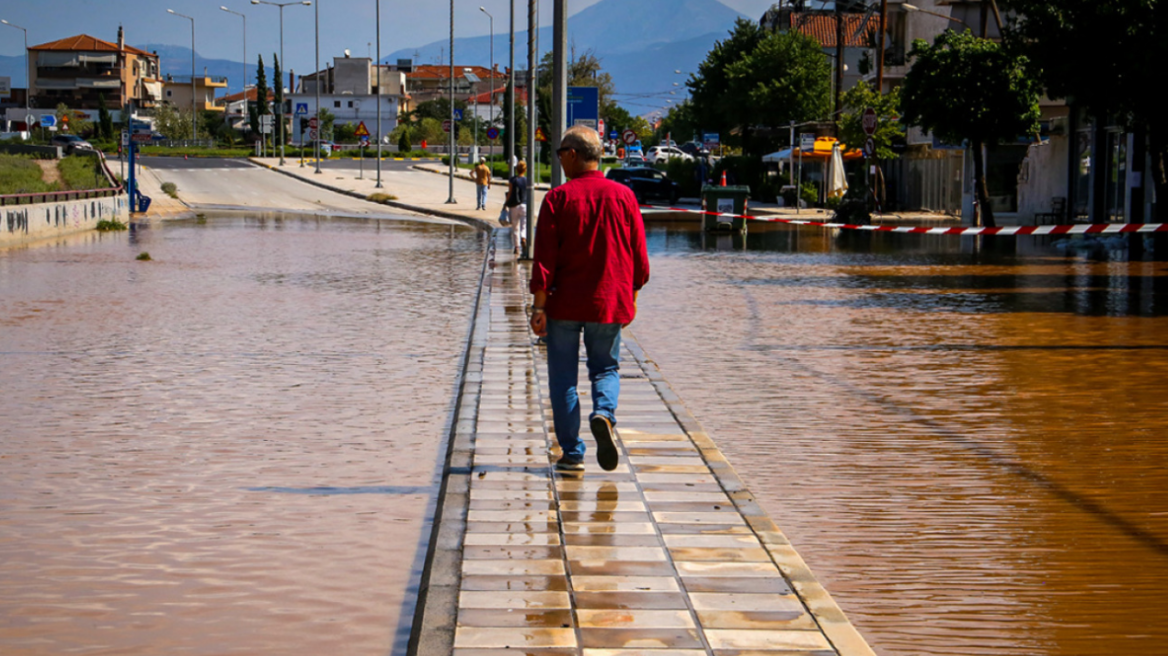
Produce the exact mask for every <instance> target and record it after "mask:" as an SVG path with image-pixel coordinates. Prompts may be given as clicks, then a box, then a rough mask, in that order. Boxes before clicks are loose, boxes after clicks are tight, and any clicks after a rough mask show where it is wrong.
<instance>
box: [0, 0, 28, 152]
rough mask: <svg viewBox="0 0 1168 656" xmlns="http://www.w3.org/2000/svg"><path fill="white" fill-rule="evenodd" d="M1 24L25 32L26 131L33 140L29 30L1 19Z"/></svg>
mask: <svg viewBox="0 0 1168 656" xmlns="http://www.w3.org/2000/svg"><path fill="white" fill-rule="evenodd" d="M0 23H4V24H5V25H7V26H8V27H15V28H16V29H18V30H20V31H21V32H24V129H25V130H28V136H29V138H30V139H31V138H32V125H30V124H29V120H28V117H29V116H31V115H32V112H31V110H30V108H31V107H32V105H30V104H29V99H28V97H29V95H30V92H31V91H32V84H31V82H32V66H31V65H30V64H29V61H28V30H26V29H24V28H23V27H21V26H19V25H14V24H12V23H9V22H8V21H6V20H3V19H0Z"/></svg>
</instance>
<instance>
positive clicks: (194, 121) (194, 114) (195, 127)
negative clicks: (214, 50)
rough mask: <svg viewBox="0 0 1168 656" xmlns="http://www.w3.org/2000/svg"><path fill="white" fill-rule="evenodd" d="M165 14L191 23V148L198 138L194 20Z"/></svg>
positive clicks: (169, 10) (176, 13)
mask: <svg viewBox="0 0 1168 656" xmlns="http://www.w3.org/2000/svg"><path fill="white" fill-rule="evenodd" d="M166 13H168V14H174V15H175V16H178V17H179V18H185V19H187V20H189V21H190V22H191V142H192V143H191V145H192V146H193V145H195V144H194V141H195V140H196V139H198V138H199V113H198V111H196V110H195V19H194V18H191V17H190V16H187V15H185V14H180V13H178V12H177V11H175V10H173V9H167V10H166Z"/></svg>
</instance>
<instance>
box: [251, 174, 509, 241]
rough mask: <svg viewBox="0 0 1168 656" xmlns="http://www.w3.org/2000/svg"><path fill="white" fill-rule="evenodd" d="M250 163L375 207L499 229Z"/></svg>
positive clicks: (488, 224)
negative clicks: (369, 197) (371, 198)
mask: <svg viewBox="0 0 1168 656" xmlns="http://www.w3.org/2000/svg"><path fill="white" fill-rule="evenodd" d="M248 161H249V162H251V163H252V164H255V165H256V166H260V167H263V168H265V169H268V170H269V171H274V172H276V173H279V174H280V175H286V176H288V177H290V178H293V179H296V180H300V181H301V182H303V183H305V184H310V185H312V186H314V187H320V188H321V189H327V190H329V191H331V192H334V193H338V194H344V195H345V196H350V197H352V198H357V199H359V200H363V201H365V202H367V203H370V204H373V205H387V206H389V207H396V208H398V209H402V210H407V211H410V212H416V213H418V214H426V215H428V216H438V217H442V218H444V219H453V220H455V221H460V222H462V223H466V224H467V225H470V226H472V227H474V228H477V229H479V230H485V231H488V232H489V231H491V230H494V229H495V228H498V227H499V224H498V223H496V222H494V221H489V220H487V219H477V218H474V217H470V216H463V215H461V214H455V213H454V212H443V211H442V210H435V209H433V208H429V207H422V206H420V205H411V204H409V203H403V202H401V201H396V200H387V201H384V202H380V203H377V202H374V201H371V200H369V199H368V198H367V197H366V196H365V195H363V194H360V193H357V192H355V191H353V190H351V189H345V188H344V187H337V186H335V185H330V184H325V183H323V182H317V181H316V180H309V179H307V178H304V177H301V176H299V175H296V174H295V173H291V172H289V171H283V170H281V169H280V168H279V167H276V166H271V165H268V164H264V163H263V162H257V161H256V160H255V159H254V158H250V157H249V158H248Z"/></svg>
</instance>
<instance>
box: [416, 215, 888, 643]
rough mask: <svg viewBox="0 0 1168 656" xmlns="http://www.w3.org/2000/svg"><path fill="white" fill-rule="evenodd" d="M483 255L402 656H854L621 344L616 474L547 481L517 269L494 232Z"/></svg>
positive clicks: (543, 420) (793, 562)
mask: <svg viewBox="0 0 1168 656" xmlns="http://www.w3.org/2000/svg"><path fill="white" fill-rule="evenodd" d="M493 243H494V247H493V252H492V253H491V254H490V255H489V256H488V257H489V262H488V266H487V267H485V272H484V284H483V285H481V288H480V297H479V302H478V306H477V312H476V319H475V323H474V325H473V328H472V334H471V341H470V344H469V348H468V354H467V361H466V362H467V364H466V371H465V372H464V378H463V380H464V382H463V387H462V389H461V391H460V394H459V399H458V405H457V407H458V415H457V417H456V421H455V427H454V434H453V437H452V444H451V451H450V456H449V461H448V463H447V467H446V469H445V479H444V482H443V487H442V490H443V493H442V497H441V498H440V500H439V504H440V508H439V514H438V518H437V519H436V529H435V534H434V536H433V538H432V541H431V545H432V549H431V551H430V554H429V558H428V560H427V565H426V571H425V573H424V575H423V582H422V591H421V596H420V600H419V606H420V609H419V615H418V617H416V618H415V630H414V636H413V639H412V642H413V644H411V647H412V648H414V649H413V651H412V653H416V654H418V655H419V656H438V655H441V656H449V655H450V654H454V655H455V656H490V655H498V656H518V655H530V656H567V655H568V654H573V655H579V654H583V656H642V655H647V654H661V656H702V655H705V656H741V655H743V654H752V655H756V656H759V655H762V654H775V655H776V656H779V655H783V654H785V655H787V656H796V655H798V656H829V655H840V656H853V655H854V656H872V654H873V652H872V650H871V649H870V648H869V647H868V645H867V643H866V642H865V641H864V639H863V638H862V637H861V636H860V634H859V633H858V632H857V631H856V630H855V628H854V627H853V626H852V625H851V623H850V622H849V621H848V619H847V617H845V616H844V614H843V612H842V611H841V610H840V609H839V607H838V606H837V605H836V604H835V602H834V601H833V600H832V598H831V596H830V595H829V594H828V593H827V591H826V590H824V589H823V587H822V586H821V585H820V584H819V583H818V582H817V581H816V579H815V578H814V576H813V575H812V574H811V572H810V570H809V569H808V568H807V566H806V564H805V563H804V562H803V560H802V559H801V558H800V557H799V555H798V554H797V553H796V552H795V550H794V549H793V548H792V547H791V545H790V543H789V542H788V541H787V539H786V538H785V537H784V535H783V534H782V532H781V531H780V530H779V528H778V527H777V526H776V525H775V524H774V523H773V522H772V521H771V520H770V519H769V518H768V517H767V516H766V515H765V514H764V512H763V511H762V509H761V508H760V507H759V506H758V505H757V504H755V502H754V501H753V497H752V495H751V493H750V492H749V490H747V489H746V487H745V486H744V485H743V483H742V481H741V480H739V478H738V477H737V475H736V474H735V472H734V470H733V468H732V467H731V466H730V464H729V463H728V462H727V461H726V459H725V457H724V456H723V455H722V454H721V452H720V451H719V450H718V448H717V446H716V445H715V444H714V442H713V440H712V439H711V438H710V436H709V435H708V434H707V433H706V432H705V430H704V429H703V428H702V427H701V425H699V424H698V422H697V421H696V420H695V419H694V418H693V417H692V416H691V415H690V414H689V412H688V411H687V410H686V408H685V406H684V405H683V404H682V402H681V400H680V399H679V398H678V396H677V395H676V393H674V392H673V390H672V389H671V388H670V387H669V384H668V382H667V381H665V379H664V378H663V377H662V375H661V372H660V371H659V370H658V369H657V368H656V366H655V365H654V364H653V363H652V361H651V360H650V359H649V358H648V357H646V355H645V353H644V352H643V351H642V350H641V348H640V346H639V344H638V343H637V341H636V338H635V337H634V336H633V334H632V332H630V331H628V330H626V331H625V332H624V340H623V341H624V345H623V348H622V361H623V367H622V371H621V379H622V380H621V382H622V387H623V389H622V391H621V399H620V400H621V403H620V409H619V411H618V413H617V419H618V421H619V426H618V428H617V432H618V435H619V438H620V439H619V441H618V448H619V449H620V452H621V463H620V465H619V466H618V467H617V469H616V470H615V471H612V472H605V471H602V470H601V469H600V468H599V467H598V466H597V465H596V464H595V463H594V462H593V461H592V459H591V453H594V452H595V450H594V449H593V448H590V457H589V459H588V461H587V462H586V466H587V470H586V471H585V472H583V473H580V472H572V473H564V472H557V471H555V470H554V466H553V463H554V462H555V460H556V459H557V458H558V457H559V455H560V454H559V449H558V447H557V446H556V443H555V439H554V436H553V434H552V431H551V423H552V422H551V410H550V404H549V402H548V400H547V398H546V396H545V394H544V387H545V385H544V381H545V380H546V378H547V371H546V366H545V364H544V360H545V358H544V357H543V353H541V350H542V348H541V347H539V346H536V345H534V344H533V336H532V334H531V333H530V331H529V329H528V327H527V318H528V315H527V312H526V309H525V305H526V303H527V299H528V295H527V293H526V289H525V281H526V279H527V276H528V270H527V265H524V264H521V263H519V262H517V261H516V260H515V258H514V257H513V256H512V255H511V254H510V249H508V248H507V245H508V244H509V243H510V241H509V235H508V234H507V231H505V230H500V231H498V232H496V233H495V236H494V242H493ZM634 327H635V324H634ZM580 396H581V403H582V405H583V406H584V407H585V408H587V407H589V405H590V401H589V393H588V385H587V381H586V379H585V384H584V386H583V387H582V388H581V393H580ZM585 433H587V429H585ZM586 439H588V441H589V442H591V438H586ZM589 446H590V447H591V446H592V445H591V444H590V445H589ZM648 650H662V651H648Z"/></svg>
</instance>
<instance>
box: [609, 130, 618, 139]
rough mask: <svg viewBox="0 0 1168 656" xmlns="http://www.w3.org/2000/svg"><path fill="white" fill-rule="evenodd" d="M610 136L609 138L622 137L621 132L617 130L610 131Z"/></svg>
mask: <svg viewBox="0 0 1168 656" xmlns="http://www.w3.org/2000/svg"><path fill="white" fill-rule="evenodd" d="M608 138H609V139H619V138H620V132H617V131H616V130H613V131H612V132H609V133H608Z"/></svg>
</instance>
